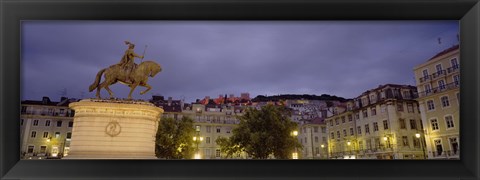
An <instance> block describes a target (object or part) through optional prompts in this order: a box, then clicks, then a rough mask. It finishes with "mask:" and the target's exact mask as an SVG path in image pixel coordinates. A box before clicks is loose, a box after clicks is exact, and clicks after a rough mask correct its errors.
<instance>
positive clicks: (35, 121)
mask: <svg viewBox="0 0 480 180" xmlns="http://www.w3.org/2000/svg"><path fill="white" fill-rule="evenodd" d="M24 121H25V120H24V119H20V126H23V124H24ZM39 122H40V120H38V119H35V120H33V121H32V126H38V125H39ZM56 123H57V124H56V126H57V127H62V124H63V121H61V120H59V121H56ZM50 125H51V121H50V120H45V124H44V126H50ZM68 127H73V121H69V122H68Z"/></svg>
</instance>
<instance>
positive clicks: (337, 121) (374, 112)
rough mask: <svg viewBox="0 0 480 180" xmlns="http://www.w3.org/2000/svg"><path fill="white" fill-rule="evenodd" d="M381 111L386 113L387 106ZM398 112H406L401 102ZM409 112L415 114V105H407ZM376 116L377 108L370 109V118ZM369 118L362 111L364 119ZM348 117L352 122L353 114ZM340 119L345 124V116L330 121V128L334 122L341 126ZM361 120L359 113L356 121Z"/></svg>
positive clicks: (366, 111) (366, 112) (398, 104)
mask: <svg viewBox="0 0 480 180" xmlns="http://www.w3.org/2000/svg"><path fill="white" fill-rule="evenodd" d="M380 109H381V112H382V113H385V112H386V109H387V106H386V105H381V107H380ZM417 110H418V107H417ZM397 111H398V112H403V111H404V107H403V103H401V102H398V103H397ZM407 112H408V113H415V108H414V104H413V103H407ZM375 115H377V110H376V108H375V107H372V108H370V116H375ZM368 116H369V113H368V110H363V111H362V117H363V118H368ZM347 117H348V121H349V122H350V121H352V115H351V114H349V115H347ZM340 119H341V122H342V124H343V123H345V116H342V117H340V118H336V119H335V120H330V126H333V121H335V125H339V124H340V121H339V120H340ZM359 119H360V113H359V112H357V113H355V120H359Z"/></svg>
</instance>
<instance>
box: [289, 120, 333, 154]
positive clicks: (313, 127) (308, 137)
mask: <svg viewBox="0 0 480 180" xmlns="http://www.w3.org/2000/svg"><path fill="white" fill-rule="evenodd" d="M298 132H299V134H298V141H299V142H300V143H301V144H302V146H303V149H301V150H300V149H297V153H298V154H299V155H300V157H299V159H327V158H328V150H327V149H328V136H327V129H326V125H325V124H303V125H301V126H299V128H298ZM322 145H323V147H322Z"/></svg>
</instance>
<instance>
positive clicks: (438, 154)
mask: <svg viewBox="0 0 480 180" xmlns="http://www.w3.org/2000/svg"><path fill="white" fill-rule="evenodd" d="M428 153H429V154H430V155H432V157H433V158H459V156H460V150H457V151H450V150H449V151H433V152H432V151H429V152H428Z"/></svg>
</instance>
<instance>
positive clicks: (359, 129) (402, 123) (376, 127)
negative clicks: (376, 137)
mask: <svg viewBox="0 0 480 180" xmlns="http://www.w3.org/2000/svg"><path fill="white" fill-rule="evenodd" d="M399 122H400V129H406V124H405V119H399ZM382 126H383V129H384V130H387V129H389V128H390V127H389V123H388V121H387V120H384V121H382ZM410 129H417V123H416V121H415V120H414V119H411V120H410ZM422 129H423V127H422ZM377 131H379V125H378V122H373V132H377ZM348 132H349V133H347V130H346V129H343V137H347V136H348V135H350V136H353V135H355V134H354V133H355V132H354V129H353V127H351V128H350V129H349V131H348ZM364 132H365V134H367V133H370V124H365V128H364ZM357 134H362V126H357ZM336 135H337V136H336V137H337V139H339V138H341V135H340V131H337V133H336ZM330 138H331V139H335V133H334V132H331V133H330Z"/></svg>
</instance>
